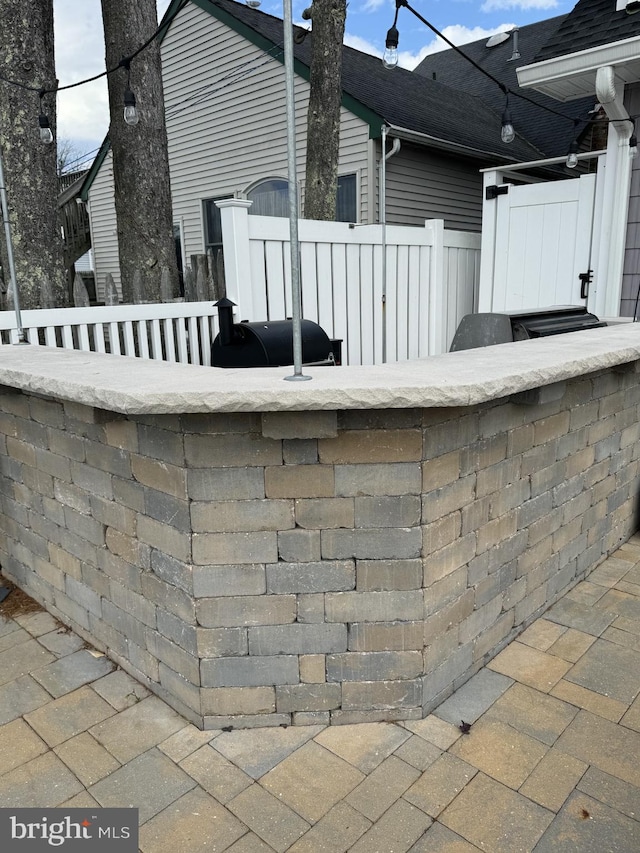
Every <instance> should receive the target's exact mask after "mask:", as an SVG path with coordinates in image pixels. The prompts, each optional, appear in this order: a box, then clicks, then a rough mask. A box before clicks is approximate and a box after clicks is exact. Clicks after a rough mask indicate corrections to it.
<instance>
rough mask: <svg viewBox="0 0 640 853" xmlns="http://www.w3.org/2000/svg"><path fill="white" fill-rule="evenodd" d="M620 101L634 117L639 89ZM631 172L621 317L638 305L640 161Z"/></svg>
mask: <svg viewBox="0 0 640 853" xmlns="http://www.w3.org/2000/svg"><path fill="white" fill-rule="evenodd" d="M624 100H625V107H626V108H627V110H628V112H629V113H630V115H638V114H639V113H640V85H634V86H629V87H627V91H626V92H625V99H624ZM639 126H640V123H639ZM631 169H632V171H631V189H630V192H629V216H628V219H627V243H626V247H625V254H624V271H623V275H622V292H621V295H620V316H621V317H633V315H634V312H635V311H636V302H637V301H638V302H640V300H638V293H639V291H640V157H636V158H635V159H634V161H633V165H632V167H631ZM639 313H640V312H639Z"/></svg>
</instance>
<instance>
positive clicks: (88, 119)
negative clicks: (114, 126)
mask: <svg viewBox="0 0 640 853" xmlns="http://www.w3.org/2000/svg"><path fill="white" fill-rule="evenodd" d="M169 2H170V0H158V15H159V17H162V15H163V14H164V12H165V11H166V9H167V7H168V5H169ZM53 14H54V30H55V51H56V74H57V76H58V79H59V81H60V86H68V85H69V84H71V83H77V82H78V81H80V80H85V79H87V78H88V77H93V76H95V75H96V74H100V73H102V72H103V71H104V70H105V48H104V36H103V32H102V12H101V7H100V0H82V3H78V2H77V0H54V3H53ZM57 121H58V128H57V134H58V136H59V137H60V138H62V139H68V140H74V141H75V140H77V144H78V146H81V147H82V148H83V149H84V148H85V147H86V146H88V147H87V150H88V149H89V148H93V147H96V146H97V145H100V143H101V142H102V140H103V138H104V136H105V135H106V133H107V131H108V129H109V99H108V95H107V82H106V78H102V79H100V80H96V81H95V82H93V83H86V84H85V85H83V86H78V87H77V88H74V89H68V90H66V91H62V92H60V93H59V94H58V104H57Z"/></svg>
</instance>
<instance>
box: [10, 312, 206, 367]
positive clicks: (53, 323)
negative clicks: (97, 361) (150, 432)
mask: <svg viewBox="0 0 640 853" xmlns="http://www.w3.org/2000/svg"><path fill="white" fill-rule="evenodd" d="M217 313H218V312H217V309H216V308H215V306H214V304H213V303H212V302H162V303H158V304H150V305H112V306H96V307H90V308H52V309H38V310H31V311H22V312H21V316H22V325H23V329H24V332H25V337H26V339H27V341H28V342H29V343H30V344H32V345H34V346H49V347H62V348H64V349H77V350H84V351H86V352H102V353H110V354H112V355H128V356H133V357H137V358H150V359H155V360H158V361H172V362H176V361H179V362H183V363H185V364H202V365H207V366H209V365H210V364H211V343H212V341H213V339H214V337H215V336H216V335H217V333H218V332H217ZM0 338H1V340H2V343H3V344H9V343H16V342H17V340H18V335H17V328H16V322H15V314H14V312H13V311H2V312H0Z"/></svg>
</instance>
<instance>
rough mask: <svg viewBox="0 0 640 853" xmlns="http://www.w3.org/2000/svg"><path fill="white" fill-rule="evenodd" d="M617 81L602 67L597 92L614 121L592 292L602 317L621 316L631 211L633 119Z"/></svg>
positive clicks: (595, 308) (612, 72) (593, 305)
mask: <svg viewBox="0 0 640 853" xmlns="http://www.w3.org/2000/svg"><path fill="white" fill-rule="evenodd" d="M616 82H617V81H616V77H615V70H614V69H613V68H612V67H611V66H608V65H607V66H603V67H602V68H598V71H597V74H596V95H597V97H598V101H599V102H600V103H601V104H602V106H603V107H604V110H605V112H606V114H607V116H608V118H609V120H610V122H611V124H610V125H609V138H608V142H607V157H606V162H605V185H604V191H603V200H602V217H601V228H600V234H599V240H598V246H597V252H598V260H597V269H596V270H595V277H594V292H593V293H592V294H590V299H589V302H588V306H589V310H590V311H593V313H595V314H597V315H598V316H599V317H617V316H618V315H619V314H620V296H621V293H622V272H623V267H624V249H625V245H626V236H627V217H628V212H629V188H630V184H631V158H630V156H629V137H630V136H631V132H632V128H633V123H632V122H631V120H630V118H629V114H628V112H627V111H626V109H625V107H624V104H623V94H622V91H618V88H617V85H616ZM621 88H622V87H621Z"/></svg>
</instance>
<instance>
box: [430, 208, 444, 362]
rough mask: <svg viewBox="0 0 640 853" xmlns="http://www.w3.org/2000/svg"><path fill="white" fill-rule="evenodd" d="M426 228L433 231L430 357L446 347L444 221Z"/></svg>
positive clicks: (440, 220) (433, 221) (435, 220)
mask: <svg viewBox="0 0 640 853" xmlns="http://www.w3.org/2000/svg"><path fill="white" fill-rule="evenodd" d="M424 225H425V228H428V229H430V230H431V234H432V239H433V242H432V245H431V263H430V264H429V267H430V269H429V316H428V318H427V328H428V330H429V338H428V340H429V349H428V354H429V355H439V354H440V353H442V352H443V351H444V350H443V346H444V340H443V339H444V333H445V317H446V300H447V297H448V294H447V293H446V292H445V281H444V219H429V220H427V221H426V222H425V223H424Z"/></svg>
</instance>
